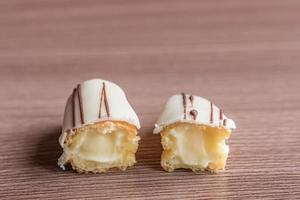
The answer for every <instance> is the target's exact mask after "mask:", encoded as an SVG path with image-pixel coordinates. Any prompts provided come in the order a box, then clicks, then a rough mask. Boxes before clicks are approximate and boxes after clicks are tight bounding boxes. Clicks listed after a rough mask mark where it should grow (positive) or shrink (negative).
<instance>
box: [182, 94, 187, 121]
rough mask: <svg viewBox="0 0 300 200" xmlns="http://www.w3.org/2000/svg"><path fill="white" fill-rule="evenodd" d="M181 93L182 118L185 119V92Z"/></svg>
mask: <svg viewBox="0 0 300 200" xmlns="http://www.w3.org/2000/svg"><path fill="white" fill-rule="evenodd" d="M181 95H182V104H183V112H184V119H186V95H185V93H181Z"/></svg>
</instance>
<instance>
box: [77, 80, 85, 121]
mask: <svg viewBox="0 0 300 200" xmlns="http://www.w3.org/2000/svg"><path fill="white" fill-rule="evenodd" d="M77 94H78V100H79V110H80V119H81V123H82V124H84V115H83V106H82V96H81V85H80V84H78V85H77Z"/></svg>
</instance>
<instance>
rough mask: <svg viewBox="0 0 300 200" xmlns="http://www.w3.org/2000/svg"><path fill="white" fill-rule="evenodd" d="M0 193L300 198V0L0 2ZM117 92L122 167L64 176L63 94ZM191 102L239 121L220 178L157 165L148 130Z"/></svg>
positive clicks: (155, 144) (154, 140)
mask: <svg viewBox="0 0 300 200" xmlns="http://www.w3.org/2000/svg"><path fill="white" fill-rule="evenodd" d="M0 25H1V28H0V30H1V31H0V83H1V84H0V89H1V95H0V102H1V104H0V111H1V112H0V159H1V160H0V162H1V164H0V199H75V198H77V199H94V198H95V199H101V198H103V199H300V144H299V143H300V133H299V131H300V125H299V124H300V94H299V92H300V91H299V88H300V2H299V1H297V0H285V1H281V0H274V1H267V0H253V1H248V0H247V1H243V0H241V1H233V0H228V1H217V0H203V1H196V0H192V1H178V0H176V1H166V0H162V1H161V0H154V1H135V0H129V1H126V2H125V1H121V0H116V1H108V0H105V1H96V0H88V1H78V0H76V1H69V0H55V1H50V0H49V1H39V0H28V1H21V0H19V1H18V0H10V1H1V2H0ZM93 77H99V78H104V79H108V80H111V81H114V82H116V83H118V84H119V85H120V86H122V87H123V88H124V89H125V90H126V92H127V95H128V98H129V100H130V102H131V103H132V105H133V107H134V108H135V110H136V111H137V113H138V115H139V117H140V120H141V123H142V129H141V130H140V136H141V137H142V140H141V142H140V148H139V150H138V153H137V160H138V163H137V164H136V165H135V166H134V167H132V168H130V169H129V170H127V171H126V172H110V173H106V174H97V175H95V174H87V175H83V174H77V173H74V172H73V171H70V170H69V171H61V170H60V169H58V168H57V167H56V161H57V158H58V156H59V155H60V153H61V151H62V150H61V149H60V147H59V145H58V142H57V139H58V136H59V134H60V131H61V122H62V114H63V109H64V105H65V101H66V99H67V96H68V95H69V94H70V93H71V91H72V88H73V87H74V86H75V85H76V84H77V83H78V82H81V81H83V80H85V79H89V78H93ZM182 91H185V92H187V93H192V94H195V95H201V96H204V97H206V98H209V99H210V100H212V101H213V102H214V103H216V105H218V106H220V107H222V108H223V110H224V112H225V113H226V114H227V115H228V116H229V117H231V118H233V119H234V120H235V121H236V124H237V127H238V128H237V129H236V130H235V131H234V132H233V134H232V137H231V139H230V140H229V144H230V147H231V152H230V156H229V159H228V165H227V167H226V170H225V171H224V172H221V173H219V174H210V173H206V172H204V173H199V174H194V173H192V172H190V171H186V170H177V171H176V172H174V173H167V172H164V171H162V169H161V167H160V164H159V160H160V153H161V147H160V138H159V136H158V135H152V129H153V124H154V123H155V120H156V119H157V117H158V115H159V113H160V111H161V109H162V107H163V104H164V103H165V101H166V99H167V98H168V97H169V96H170V95H172V94H175V93H179V92H182Z"/></svg>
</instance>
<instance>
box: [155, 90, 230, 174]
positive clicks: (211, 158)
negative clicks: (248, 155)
mask: <svg viewBox="0 0 300 200" xmlns="http://www.w3.org/2000/svg"><path fill="white" fill-rule="evenodd" d="M234 128H235V123H234V121H233V120H232V119H229V118H227V117H226V116H225V115H224V113H223V112H222V110H221V109H219V108H218V107H217V106H216V105H214V104H213V103H212V102H211V101H208V100H206V99H204V98H201V97H198V96H193V95H188V94H184V93H182V94H178V95H174V96H172V97H171V98H170V99H169V100H168V101H167V103H166V105H165V108H164V110H163V111H162V113H161V115H160V117H159V118H158V120H157V123H156V124H155V128H154V131H153V132H154V134H158V133H160V135H161V144H162V147H163V152H162V155H161V166H162V167H163V169H164V170H166V171H168V172H171V171H173V170H175V169H177V168H185V169H191V170H193V171H199V170H201V171H203V170H208V171H211V172H217V171H218V170H221V169H224V167H225V165H226V160H227V156H228V153H229V147H228V145H227V144H226V140H227V139H228V138H229V136H230V134H231V129H234Z"/></svg>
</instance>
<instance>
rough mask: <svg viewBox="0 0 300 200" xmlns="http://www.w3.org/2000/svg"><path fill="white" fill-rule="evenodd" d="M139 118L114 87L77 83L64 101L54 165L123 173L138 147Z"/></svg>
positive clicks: (97, 81)
mask: <svg viewBox="0 0 300 200" xmlns="http://www.w3.org/2000/svg"><path fill="white" fill-rule="evenodd" d="M139 128H140V122H139V119H138V117H137V115H136V113H135V111H134V110H133V108H132V107H131V106H130V104H129V102H128V100H127V98H126V96H125V93H124V91H123V90H122V89H121V88H120V87H119V86H118V85H116V84H114V83H112V82H110V81H106V80H101V79H92V80H87V81H84V82H83V83H81V84H78V85H77V87H76V88H75V89H74V90H73V93H72V94H71V95H70V97H69V99H68V100H67V103H66V107H65V112H64V119H63V127H62V133H61V136H60V138H59V143H60V145H61V147H62V148H63V154H62V155H61V157H60V158H59V159H58V165H59V166H60V167H61V168H62V169H65V165H66V164H67V163H70V164H71V166H72V168H73V169H74V170H76V171H77V172H94V173H98V172H105V171H107V170H109V169H113V168H116V169H121V170H125V169H126V168H127V167H129V166H132V165H133V164H134V163H135V162H136V160H135V153H136V151H137V148H138V141H139V139H140V137H139V136H137V131H138V129H139Z"/></svg>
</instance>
